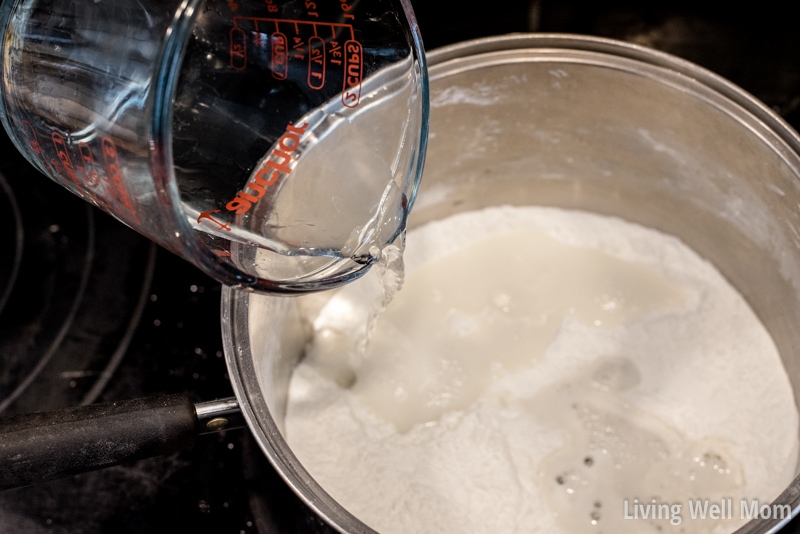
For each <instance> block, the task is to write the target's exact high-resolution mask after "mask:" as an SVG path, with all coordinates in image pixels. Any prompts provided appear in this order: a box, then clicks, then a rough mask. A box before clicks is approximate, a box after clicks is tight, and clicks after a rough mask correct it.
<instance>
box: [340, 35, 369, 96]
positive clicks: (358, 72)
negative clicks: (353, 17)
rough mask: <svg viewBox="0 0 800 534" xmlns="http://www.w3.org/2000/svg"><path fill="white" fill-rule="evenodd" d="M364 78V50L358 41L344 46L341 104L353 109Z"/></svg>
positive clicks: (348, 42)
mask: <svg viewBox="0 0 800 534" xmlns="http://www.w3.org/2000/svg"><path fill="white" fill-rule="evenodd" d="M363 77H364V50H363V49H362V48H361V43H359V42H358V41H347V42H346V43H345V44H344V81H343V82H342V104H344V105H345V106H347V107H348V108H354V107H356V106H357V105H358V103H359V101H360V100H361V80H362V79H363Z"/></svg>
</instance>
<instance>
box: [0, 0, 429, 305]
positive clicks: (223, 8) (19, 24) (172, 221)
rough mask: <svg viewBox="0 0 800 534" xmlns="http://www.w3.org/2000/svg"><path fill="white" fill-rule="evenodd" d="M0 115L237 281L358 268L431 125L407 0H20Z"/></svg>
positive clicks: (94, 186)
mask: <svg viewBox="0 0 800 534" xmlns="http://www.w3.org/2000/svg"><path fill="white" fill-rule="evenodd" d="M0 28H2V31H3V35H4V39H3V45H2V46H3V48H2V58H3V81H4V84H3V86H2V93H1V95H2V106H0V119H2V122H3V125H4V126H5V128H6V130H7V131H8V132H9V135H10V137H11V139H12V140H13V142H14V143H15V145H16V147H17V148H18V149H19V150H20V151H21V152H22V153H23V154H24V155H25V156H26V157H27V159H28V160H29V161H30V162H31V163H32V164H33V165H34V166H36V167H37V168H38V169H39V170H40V171H41V172H43V173H44V174H46V175H47V176H49V177H50V178H51V179H53V180H55V181H56V182H58V183H60V184H62V185H63V186H65V187H66V188H67V189H69V190H71V191H72V192H74V193H76V194H78V195H79V196H81V197H82V198H84V199H86V200H88V201H89V202H91V203H93V204H95V205H96V206H98V207H100V208H102V209H103V210H105V211H107V212H109V213H111V214H112V215H114V216H115V217H116V218H118V219H119V220H121V221H123V222H124V223H126V224H127V225H129V226H131V227H132V228H134V229H136V230H138V231H140V232H141V233H143V234H144V235H146V236H148V237H149V238H151V239H152V240H154V241H156V242H157V243H159V244H161V245H162V246H164V247H166V248H167V249H169V250H171V251H173V252H175V253H177V254H178V255H181V256H183V257H184V258H186V259H188V260H190V261H191V262H193V263H194V264H196V265H197V266H198V267H200V268H201V269H203V270H204V271H205V272H206V273H208V274H209V275H211V276H212V277H214V278H216V279H217V280H219V281H220V282H222V283H225V284H227V285H231V286H243V287H250V288H254V289H257V290H262V291H270V292H285V293H293V292H306V291H312V290H317V289H324V288H328V287H334V286H337V285H340V284H342V283H345V282H347V281H349V280H351V279H353V278H356V277H358V276H359V275H360V274H361V273H362V272H364V271H365V268H366V267H367V266H368V265H370V264H371V263H372V261H373V260H375V258H376V256H377V255H379V251H380V249H381V248H382V247H383V246H385V245H386V244H388V243H391V242H392V241H393V240H394V239H395V238H396V237H397V236H398V235H399V234H400V233H401V232H402V230H403V228H404V226H405V221H406V217H407V214H408V211H409V209H410V208H411V205H412V203H413V200H414V196H415V194H416V188H417V184H418V182H419V179H420V175H421V170H422V163H423V159H424V152H425V146H426V138H427V116H428V101H427V73H426V69H425V63H424V55H423V52H422V44H421V40H420V37H419V32H418V29H417V26H416V21H415V19H414V15H413V12H412V10H411V7H410V5H409V3H408V1H407V0H313V1H309V0H227V1H222V0H168V1H164V0H115V1H114V2H105V1H90V0H79V1H66V0H64V1H58V2H44V1H40V0H12V1H9V2H4V3H3V5H2V8H0Z"/></svg>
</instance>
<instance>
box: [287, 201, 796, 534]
mask: <svg viewBox="0 0 800 534" xmlns="http://www.w3.org/2000/svg"><path fill="white" fill-rule="evenodd" d="M405 259H406V265H407V279H406V283H405V287H404V288H403V289H402V290H401V291H400V292H399V293H398V294H397V295H396V296H395V299H394V302H392V303H391V305H390V306H389V307H388V309H387V310H386V311H385V313H383V315H382V316H381V317H379V318H378V320H377V323H376V324H375V327H374V330H373V331H372V333H371V337H370V339H369V340H368V342H365V339H364V337H365V335H366V331H367V326H366V325H367V324H368V323H369V321H368V319H369V315H370V313H372V309H371V304H370V303H375V302H378V301H379V300H380V299H381V297H382V292H381V291H380V286H379V284H376V283H375V281H374V280H373V281H370V280H367V281H364V282H363V283H362V282H361V281H360V282H358V283H356V284H352V285H350V286H348V287H346V288H344V289H343V290H341V291H340V292H339V293H338V294H337V295H336V296H335V297H334V298H333V299H331V301H330V302H329V303H328V305H327V306H326V307H325V308H324V309H323V310H322V312H321V313H320V315H319V316H318V317H317V318H316V319H315V322H314V326H315V332H316V335H315V339H314V341H313V342H312V344H311V345H310V347H309V350H308V353H307V357H306V359H305V360H304V361H303V362H302V363H301V364H300V366H298V368H297V369H296V371H295V374H294V376H293V379H292V384H291V386H290V395H289V405H288V410H287V420H286V428H287V438H288V441H289V443H290V445H291V446H292V448H293V449H294V450H295V452H296V454H297V455H298V457H299V458H300V460H301V461H302V462H303V464H304V465H305V466H306V468H307V469H308V470H309V471H310V472H311V474H312V475H313V476H314V477H315V478H316V479H317V480H318V481H319V482H320V483H321V484H322V486H323V487H324V488H325V489H326V490H327V491H328V492H329V493H331V494H332V495H333V497H334V498H336V499H338V500H339V501H340V502H341V503H343V504H344V505H345V506H346V507H347V508H348V509H349V510H350V511H351V512H353V513H354V514H355V515H356V516H358V517H359V518H360V519H362V520H363V521H365V522H366V523H368V524H369V525H371V526H372V527H373V528H375V529H377V530H379V531H381V532H437V533H438V532H487V533H488V532H501V531H502V532H537V531H538V532H548V533H551V532H565V533H582V532H586V533H593V534H598V533H602V532H605V533H606V534H608V533H609V532H613V533H621V534H625V533H626V532H637V533H638V532H660V531H668V529H672V530H674V531H676V532H681V531H685V532H731V531H733V530H735V527H736V525H738V524H739V523H740V521H737V520H736V519H737V518H733V519H732V520H719V521H714V520H711V519H706V520H698V521H689V519H688V515H689V514H688V509H687V507H686V501H687V499H688V498H707V499H716V500H718V499H721V498H723V497H732V498H747V499H761V500H762V502H765V503H766V502H768V501H769V500H770V499H772V498H774V497H775V496H776V495H777V494H778V493H779V492H780V491H781V490H782V489H783V488H784V487H785V486H786V485H788V483H789V482H790V481H791V479H792V477H793V474H794V467H795V462H796V458H797V447H798V444H797V427H798V424H797V412H796V409H795V407H794V399H793V395H792V391H791V388H790V385H789V382H788V379H787V377H786V374H785V371H784V370H783V367H782V365H781V362H780V358H779V356H778V354H777V351H776V349H775V347H774V345H773V343H772V341H771V339H770V338H769V336H768V334H767V333H766V331H765V330H764V328H763V326H761V324H760V323H759V322H758V320H757V319H756V317H755V316H754V315H753V313H752V311H751V310H750V309H749V307H748V306H747V305H746V303H745V302H744V301H743V300H742V298H741V297H740V296H739V295H738V293H736V292H735V290H733V288H731V287H730V286H729V285H728V284H727V282H726V281H725V280H724V279H723V278H722V277H721V276H720V275H719V273H718V272H716V270H715V269H714V268H713V267H712V266H711V265H709V264H708V263H707V262H705V261H704V260H702V259H700V258H699V257H697V255H696V254H694V253H693V252H692V251H691V250H689V249H688V248H686V247H685V246H684V245H683V244H682V243H680V241H678V240H677V239H675V238H672V237H670V236H666V235H663V234H659V233H657V232H655V231H653V230H649V229H645V228H642V227H640V226H637V225H632V224H629V223H625V222H623V221H620V220H617V219H612V218H605V217H599V216H595V215H591V214H586V213H579V212H566V211H560V210H554V209H544V208H493V209H489V210H485V211H482V212H474V213H467V214H462V215H459V216H456V217H453V218H450V219H447V220H443V221H438V222H436V223H433V224H431V225H428V226H426V227H424V228H421V229H419V230H416V231H415V232H412V233H411V234H410V235H409V236H408V246H407V250H406V257H405ZM634 499H638V501H639V502H649V501H650V500H651V499H656V500H657V501H658V502H669V503H673V502H680V503H683V504H684V512H683V515H684V516H686V517H685V518H684V521H683V524H682V525H679V526H675V525H670V524H669V521H668V519H669V518H662V519H660V520H641V519H637V520H629V519H627V520H626V519H624V517H623V502H624V501H625V500H628V501H629V504H630V505H632V504H633V502H634V501H633V500H634Z"/></svg>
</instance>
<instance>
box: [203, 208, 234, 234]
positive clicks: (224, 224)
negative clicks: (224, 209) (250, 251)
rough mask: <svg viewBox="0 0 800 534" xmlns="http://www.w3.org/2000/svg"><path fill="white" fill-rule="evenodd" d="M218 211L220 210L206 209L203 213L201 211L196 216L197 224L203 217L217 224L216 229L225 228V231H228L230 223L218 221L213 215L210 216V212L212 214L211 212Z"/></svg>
mask: <svg viewBox="0 0 800 534" xmlns="http://www.w3.org/2000/svg"><path fill="white" fill-rule="evenodd" d="M219 211H220V210H208V211H204V212H203V213H201V214H200V216H199V217H198V218H197V223H198V224H199V223H200V221H202V220H203V219H208V220H209V221H211V222H212V223H214V224H216V225H217V226H218V228H217V230H227V231H229V232H230V231H231V225H230V223H227V222H225V221H218V220H216V219H215V218H214V217H212V216H211V214H212V213H219Z"/></svg>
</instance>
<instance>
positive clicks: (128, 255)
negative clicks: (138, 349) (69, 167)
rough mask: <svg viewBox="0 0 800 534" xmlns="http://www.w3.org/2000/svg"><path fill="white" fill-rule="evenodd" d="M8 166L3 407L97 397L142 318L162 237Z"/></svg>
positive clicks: (3, 206) (1, 202)
mask: <svg viewBox="0 0 800 534" xmlns="http://www.w3.org/2000/svg"><path fill="white" fill-rule="evenodd" d="M4 170H5V178H3V179H2V180H1V181H0V195H1V196H0V210H2V211H0V225H2V226H1V227H0V228H2V231H1V232H0V246H2V247H3V248H5V249H6V250H13V254H9V255H6V254H4V255H2V258H3V260H2V262H0V269H2V270H1V271H0V273H2V277H0V280H2V281H4V282H5V285H4V286H2V287H0V290H1V291H2V293H0V298H1V299H2V300H0V303H2V306H0V415H10V414H14V413H20V412H28V411H42V410H46V409H55V408H61V407H66V406H71V405H76V404H79V403H83V404H87V403H91V402H94V401H95V400H96V399H97V397H98V396H99V394H100V392H101V391H102V389H103V387H104V386H105V384H106V383H107V381H108V379H109V377H110V376H111V373H113V370H114V369H115V368H116V366H118V365H119V362H120V360H121V358H122V356H123V354H124V353H125V349H126V348H127V345H128V343H129V342H130V339H131V337H132V335H133V332H134V331H135V329H136V326H137V325H138V323H139V318H140V316H141V314H142V310H143V308H144V305H145V302H146V300H147V296H148V289H149V286H150V280H151V278H152V275H153V269H154V262H155V246H154V245H152V244H151V243H150V242H149V241H147V240H145V239H144V238H142V237H140V236H139V235H138V234H134V233H131V232H130V231H129V230H128V229H126V228H124V227H121V226H120V225H118V224H106V222H107V219H108V217H107V216H106V215H104V214H102V213H100V212H98V211H97V210H95V209H94V208H92V207H91V206H90V205H89V204H88V203H86V202H84V201H83V200H81V199H79V198H77V197H75V196H74V195H72V194H70V193H69V192H67V191H65V190H63V189H62V188H61V187H59V186H57V185H56V184H53V183H51V182H50V181H49V180H47V179H46V178H44V177H43V176H41V175H38V173H36V172H35V171H33V170H32V169H30V168H26V167H22V166H19V167H17V168H16V169H15V170H14V171H11V172H9V170H8V169H4ZM101 218H102V220H103V224H102V225H98V224H97V220H98V219H101ZM9 257H10V258H9ZM7 258H8V259H7ZM121 289H124V290H121ZM120 297H121V298H120Z"/></svg>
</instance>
